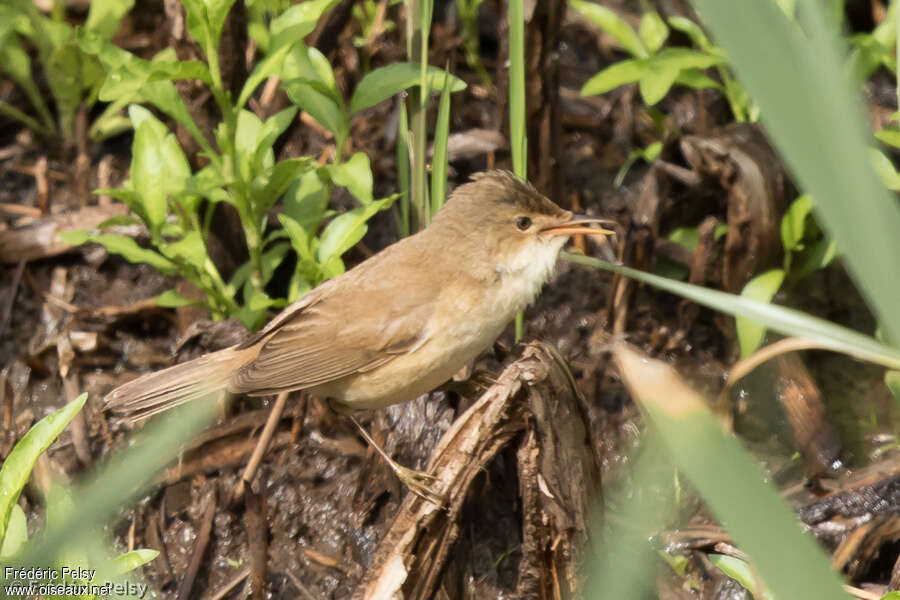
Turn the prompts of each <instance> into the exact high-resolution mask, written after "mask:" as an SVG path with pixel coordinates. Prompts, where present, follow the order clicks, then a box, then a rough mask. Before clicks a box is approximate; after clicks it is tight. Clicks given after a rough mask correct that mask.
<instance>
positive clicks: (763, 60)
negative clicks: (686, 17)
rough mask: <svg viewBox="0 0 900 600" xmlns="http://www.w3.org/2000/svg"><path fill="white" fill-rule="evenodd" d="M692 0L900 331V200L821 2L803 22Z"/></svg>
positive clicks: (884, 317)
mask: <svg viewBox="0 0 900 600" xmlns="http://www.w3.org/2000/svg"><path fill="white" fill-rule="evenodd" d="M693 3H694V5H695V6H696V7H697V9H698V11H699V12H700V15H701V16H702V17H703V19H704V20H705V21H706V23H707V24H708V25H709V27H710V29H711V31H712V33H713V34H715V38H716V40H717V42H718V43H719V44H721V45H722V46H723V47H724V49H725V50H726V52H727V53H728V57H729V60H730V63H731V65H732V67H733V68H734V70H735V72H736V73H737V74H738V76H739V77H740V80H741V82H742V83H743V84H744V85H745V86H746V88H747V91H748V92H749V93H750V95H751V96H752V97H753V99H754V100H755V101H756V102H757V103H758V105H759V107H760V110H761V113H760V114H761V117H762V120H763V122H764V123H765V124H766V127H767V132H768V133H769V135H770V136H771V138H772V141H773V142H774V143H775V146H776V147H777V148H778V150H779V152H780V153H781V154H782V156H783V157H784V159H785V161H786V162H787V164H788V166H789V167H790V168H791V170H792V171H793V173H794V175H795V176H796V178H797V180H798V182H799V184H800V187H801V188H802V189H803V190H804V192H806V193H810V194H812V195H813V196H814V197H815V199H816V206H815V209H814V210H815V212H816V216H817V218H818V219H819V220H820V222H821V223H822V224H823V225H824V226H825V228H826V229H827V231H828V234H829V236H830V237H831V238H833V239H834V241H835V242H836V244H837V246H838V247H839V248H840V249H841V252H842V256H843V260H844V262H845V264H846V265H847V267H848V269H849V271H850V273H851V275H852V276H853V278H854V279H855V280H856V282H857V283H858V284H859V285H860V288H861V289H862V291H863V293H864V294H865V296H866V298H867V300H868V301H869V303H870V305H871V307H872V308H873V310H874V312H875V314H876V315H877V317H878V319H879V322H881V323H882V324H883V325H884V326H885V328H886V329H887V331H889V332H890V334H891V335H890V337H891V339H895V340H900V310H897V307H898V306H900V278H898V277H886V276H885V274H886V273H893V272H894V271H895V270H896V265H895V263H894V260H895V259H896V257H897V256H900V236H898V235H897V232H900V206H898V205H897V201H896V198H895V197H892V196H891V195H890V194H889V193H888V192H887V191H886V190H885V189H884V188H883V187H882V185H881V184H880V183H879V182H878V180H877V178H876V176H875V174H874V173H873V170H872V167H871V166H870V165H869V163H868V161H867V153H866V147H867V145H868V144H869V133H868V130H867V127H866V125H865V123H864V120H863V117H862V111H861V109H860V106H859V102H858V100H857V97H856V96H857V93H856V91H854V90H853V89H852V88H851V86H850V82H849V76H848V74H847V73H846V72H844V71H843V70H842V68H841V62H842V56H841V55H842V52H843V44H842V43H841V42H840V40H839V39H838V37H837V35H836V31H835V28H834V26H833V24H831V23H830V22H829V21H830V20H829V19H828V18H827V17H826V15H825V14H824V8H823V6H822V4H821V3H819V2H814V1H811V0H801V5H800V6H799V8H800V10H801V11H802V14H803V15H804V20H803V26H804V30H803V31H801V30H800V28H799V27H797V25H796V24H795V23H794V22H792V21H789V20H788V18H787V17H786V16H785V14H784V13H783V12H782V11H781V10H780V9H779V8H778V7H777V6H776V5H775V4H774V3H773V2H721V1H720V0H694V2H693ZM804 32H805V35H804ZM760 36H763V37H764V39H765V43H761V42H760V40H761V39H762V38H761V37H760Z"/></svg>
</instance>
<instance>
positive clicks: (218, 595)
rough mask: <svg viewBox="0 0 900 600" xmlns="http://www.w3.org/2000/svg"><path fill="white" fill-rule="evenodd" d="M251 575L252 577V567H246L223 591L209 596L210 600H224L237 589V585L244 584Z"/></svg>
mask: <svg viewBox="0 0 900 600" xmlns="http://www.w3.org/2000/svg"><path fill="white" fill-rule="evenodd" d="M249 575H250V567H246V568H245V569H243V570H241V571H240V572H239V573H238V574H237V575H235V576H234V579H232V580H231V581H229V582H228V583H226V584H225V587H223V588H222V589H221V590H219V591H218V592H216V593H215V594H214V595H212V596H209V600H222V598H224V597H225V596H226V595H227V594H228V592H230V591H231V590H233V589H234V588H236V587H237V585H238V584H239V583H240V582H242V581H243V580H245V579H247V577H248V576H249Z"/></svg>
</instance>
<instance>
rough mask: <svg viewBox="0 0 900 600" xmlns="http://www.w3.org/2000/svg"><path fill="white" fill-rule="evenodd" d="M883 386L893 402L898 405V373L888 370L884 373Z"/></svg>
mask: <svg viewBox="0 0 900 600" xmlns="http://www.w3.org/2000/svg"><path fill="white" fill-rule="evenodd" d="M884 385H886V386H887V389H888V390H889V391H890V392H891V396H893V397H894V402H896V403H898V404H900V371H892V370H888V371H886V372H885V373H884Z"/></svg>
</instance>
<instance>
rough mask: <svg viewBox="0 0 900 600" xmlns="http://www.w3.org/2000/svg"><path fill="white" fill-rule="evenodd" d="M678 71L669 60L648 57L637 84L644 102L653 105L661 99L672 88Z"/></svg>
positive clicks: (679, 70)
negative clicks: (645, 67)
mask: <svg viewBox="0 0 900 600" xmlns="http://www.w3.org/2000/svg"><path fill="white" fill-rule="evenodd" d="M680 72H681V69H680V68H679V67H677V66H675V65H673V64H671V63H669V62H665V61H659V60H656V57H651V58H648V59H647V69H646V70H645V71H644V73H643V75H642V76H641V81H640V83H639V85H638V87H639V89H640V91H641V98H642V99H643V100H644V103H645V104H646V105H647V106H653V105H654V104H656V103H657V102H659V101H660V100H662V99H663V98H664V97H665V95H666V94H668V93H669V90H670V89H672V86H673V85H674V84H675V80H676V79H677V78H678V75H679V73H680Z"/></svg>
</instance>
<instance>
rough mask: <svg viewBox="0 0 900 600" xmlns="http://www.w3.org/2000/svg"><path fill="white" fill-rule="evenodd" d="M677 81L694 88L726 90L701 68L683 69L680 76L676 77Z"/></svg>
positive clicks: (679, 83)
mask: <svg viewBox="0 0 900 600" xmlns="http://www.w3.org/2000/svg"><path fill="white" fill-rule="evenodd" d="M675 83H676V84H678V85H683V86H685V87H689V88H691V89H694V90H706V89H714V90H719V91H724V90H725V88H723V87H722V84H720V83H719V82H718V81H716V80H715V79H712V78H711V77H707V76H706V75H704V74H703V73H702V72H701V71H700V69H685V70H683V71H681V72H680V73H679V74H678V77H676V78H675Z"/></svg>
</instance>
